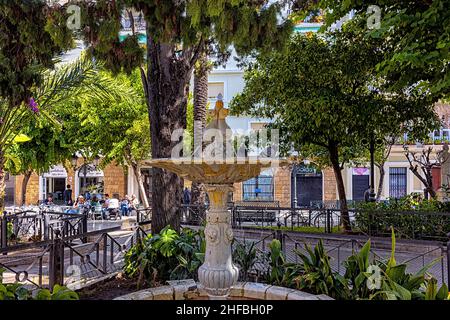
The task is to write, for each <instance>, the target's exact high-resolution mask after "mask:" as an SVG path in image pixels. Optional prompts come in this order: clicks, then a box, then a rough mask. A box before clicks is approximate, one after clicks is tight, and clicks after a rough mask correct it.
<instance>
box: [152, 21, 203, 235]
mask: <svg viewBox="0 0 450 320" xmlns="http://www.w3.org/2000/svg"><path fill="white" fill-rule="evenodd" d="M147 34H148V35H149V36H148V37H147V63H148V70H147V79H146V81H145V83H144V87H145V86H146V87H147V89H146V90H145V91H146V94H147V102H148V108H149V120H150V132H151V141H152V158H153V159H157V158H170V157H171V154H172V149H173V148H174V147H175V146H176V145H177V144H178V143H179V141H172V140H171V137H172V133H173V132H174V130H177V129H185V128H186V107H187V99H188V93H189V81H190V78H191V76H192V60H195V58H194V57H191V59H187V58H186V57H180V56H178V53H177V52H176V47H175V45H173V44H163V43H160V42H155V41H154V39H153V37H152V36H150V35H151V34H152V31H151V30H150V29H149V30H147ZM182 55H183V56H184V55H186V56H187V52H186V49H185V51H184V53H183V54H182ZM194 62H195V61H194ZM152 189H153V192H152V232H153V233H159V232H160V231H161V229H163V228H164V227H166V226H168V225H170V226H171V227H172V228H173V229H175V230H179V229H180V218H181V206H180V205H181V200H182V197H183V179H181V178H179V177H178V176H177V175H176V174H174V173H171V172H169V171H166V170H163V169H159V168H152Z"/></svg>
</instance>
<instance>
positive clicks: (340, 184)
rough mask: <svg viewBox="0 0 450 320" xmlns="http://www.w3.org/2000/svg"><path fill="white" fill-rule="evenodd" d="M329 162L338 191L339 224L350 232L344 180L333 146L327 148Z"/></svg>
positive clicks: (335, 147) (336, 151) (336, 150)
mask: <svg viewBox="0 0 450 320" xmlns="http://www.w3.org/2000/svg"><path fill="white" fill-rule="evenodd" d="M329 152H330V161H331V164H332V166H333V171H334V176H335V178H336V184H337V189H338V195H339V201H340V210H341V224H342V227H343V228H344V231H346V232H348V231H351V230H352V229H351V226H350V216H349V214H348V206H347V196H346V194H345V185H344V179H343V178H342V170H341V165H340V164H339V152H338V148H337V146H335V145H331V146H330V147H329Z"/></svg>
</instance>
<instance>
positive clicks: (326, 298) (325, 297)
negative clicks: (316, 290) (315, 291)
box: [316, 294, 334, 300]
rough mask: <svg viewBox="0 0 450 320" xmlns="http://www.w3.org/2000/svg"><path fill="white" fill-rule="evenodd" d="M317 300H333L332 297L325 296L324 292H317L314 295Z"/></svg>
mask: <svg viewBox="0 0 450 320" xmlns="http://www.w3.org/2000/svg"><path fill="white" fill-rule="evenodd" d="M316 297H317V299H319V300H334V299H333V298H332V297H329V296H327V295H326V294H319V295H317V296H316Z"/></svg>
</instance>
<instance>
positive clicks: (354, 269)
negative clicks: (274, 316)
mask: <svg viewBox="0 0 450 320" xmlns="http://www.w3.org/2000/svg"><path fill="white" fill-rule="evenodd" d="M270 248H271V251H270V254H271V255H272V256H271V259H272V263H271V276H270V277H268V279H267V280H268V282H269V283H270V284H274V285H282V286H286V287H295V288H296V289H299V290H304V291H307V292H310V293H313V294H326V295H328V296H331V297H333V298H335V299H340V300H349V299H351V300H359V299H370V300H448V299H449V292H448V288H447V286H446V285H445V284H443V285H442V287H441V288H438V287H437V280H436V279H435V278H433V277H432V276H431V275H429V274H427V270H428V269H429V268H430V267H431V266H432V265H433V264H434V263H436V262H437V260H436V261H434V262H433V263H431V264H429V265H427V266H425V267H424V268H422V270H420V271H419V272H417V273H415V274H411V273H408V272H407V271H406V270H407V265H406V264H397V263H396V261H395V235H394V232H393V230H392V249H391V256H390V258H389V260H388V261H378V260H375V261H372V262H370V252H371V251H370V249H371V244H370V241H368V242H367V243H366V244H365V245H364V246H363V247H362V249H361V250H360V251H359V252H353V254H352V255H351V256H350V257H349V258H348V259H347V260H346V261H345V262H344V267H345V274H344V276H342V275H340V274H339V273H337V272H334V271H332V268H331V264H330V257H329V256H328V254H327V253H326V252H325V250H324V247H323V243H322V241H319V243H318V244H317V246H316V247H315V248H314V250H312V249H311V248H310V247H309V246H308V245H305V250H306V254H303V253H301V252H300V251H298V250H295V253H296V254H297V255H298V256H299V257H300V259H301V263H299V264H298V265H297V266H294V265H293V264H289V263H286V262H285V257H284V254H283V252H282V251H281V247H280V246H279V242H278V240H273V242H272V243H271V246H270Z"/></svg>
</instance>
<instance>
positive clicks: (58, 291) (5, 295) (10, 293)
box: [0, 269, 79, 300]
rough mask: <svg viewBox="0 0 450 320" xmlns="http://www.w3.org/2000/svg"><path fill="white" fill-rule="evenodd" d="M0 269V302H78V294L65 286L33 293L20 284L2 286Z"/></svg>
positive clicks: (2, 271) (0, 270) (1, 271)
mask: <svg viewBox="0 0 450 320" xmlns="http://www.w3.org/2000/svg"><path fill="white" fill-rule="evenodd" d="M4 272H5V269H0V300H78V299H79V297H78V294H77V293H76V292H75V291H72V290H70V289H68V288H67V287H65V286H59V285H55V286H54V287H53V290H52V291H50V290H48V289H39V290H37V291H36V294H35V295H34V296H33V293H32V292H31V291H30V290H28V289H27V288H25V287H24V286H23V285H22V284H20V283H12V284H4V283H3V273H4Z"/></svg>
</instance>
